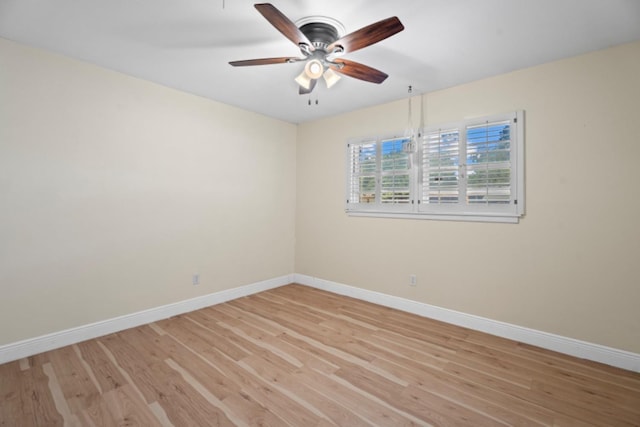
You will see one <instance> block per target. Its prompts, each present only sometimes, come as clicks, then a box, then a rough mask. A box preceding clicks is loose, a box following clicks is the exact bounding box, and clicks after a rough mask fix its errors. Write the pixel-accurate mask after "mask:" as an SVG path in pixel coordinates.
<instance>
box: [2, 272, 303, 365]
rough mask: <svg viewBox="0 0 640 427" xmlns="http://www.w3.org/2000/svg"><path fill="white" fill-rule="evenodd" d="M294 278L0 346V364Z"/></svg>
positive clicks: (289, 276) (258, 290)
mask: <svg viewBox="0 0 640 427" xmlns="http://www.w3.org/2000/svg"><path fill="white" fill-rule="evenodd" d="M293 279H294V275H293V274H289V275H286V276H281V277H276V278H274V279H270V280H264V281H261V282H256V283H252V284H249V285H245V286H240V287H237V288H233V289H227V290H224V291H220V292H215V293H212V294H208V295H203V296H200V297H196V298H192V299H188V300H184V301H179V302H176V303H172V304H167V305H163V306H161V307H155V308H151V309H148V310H143V311H139V312H137V313H132V314H127V315H124V316H120V317H116V318H113V319H108V320H103V321H100V322H95V323H91V324H88V325H83V326H79V327H77V328H71V329H67V330H64V331H60V332H54V333H52V334H47V335H43V336H39V337H36V338H31V339H27V340H24V341H19V342H16V343H11V344H7V345H3V346H0V364H2V363H6V362H11V361H14V360H18V359H22V358H23V357H28V356H33V355H35V354H38V353H42V352H45V351H49V350H54V349H56V348H60V347H64V346H66V345H71V344H75V343H79V342H81V341H86V340H89V339H92V338H97V337H101V336H104V335H108V334H112V333H114V332H118V331H122V330H125V329H129V328H133V327H136V326H140V325H145V324H147V323H151V322H155V321H158V320H162V319H167V318H169V317H171V316H176V315H178V314H183V313H188V312H190V311H194V310H198V309H201V308H204V307H209V306H211V305H215V304H220V303H223V302H226V301H230V300H233V299H236V298H240V297H244V296H247V295H251V294H255V293H258V292H262V291H266V290H268V289H273V288H277V287H280V286H283V285H287V284H289V283H292V282H293Z"/></svg>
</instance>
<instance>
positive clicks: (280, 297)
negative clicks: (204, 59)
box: [0, 285, 640, 427]
mask: <svg viewBox="0 0 640 427" xmlns="http://www.w3.org/2000/svg"><path fill="white" fill-rule="evenodd" d="M0 425H3V426H30V425H37V426H52V425H71V426H74V425H80V426H93V425H95V426H103V425H104V426H110V425H119V426H125V425H126V426H129V425H140V426H154V425H168V426H170V425H173V426H217V425H222V426H231V425H239V426H250V425H270V426H287V425H289V426H296V427H298V426H301V427H310V426H331V425H339V426H347V427H357V426H371V425H374V426H407V425H438V426H463V425H468V426H474V427H478V426H490V425H491V426H493V425H508V426H518V425H521V426H536V425H545V426H551V425H567V426H582V425H597V426H606V425H613V426H638V425H640V374H637V373H632V372H627V371H623V370H620V369H616V368H612V367H608V366H604V365H599V364H596V363H592V362H587V361H582V360H579V359H575V358H571V357H568V356H564V355H560V354H556V353H553V352H550V351H546V350H541V349H538V348H534V347H531V346H528V345H524V344H519V343H516V342H513V341H508V340H505V339H501V338H496V337H492V336H489V335H486V334H482V333H479V332H474V331H470V330H467V329H462V328H459V327H455V326H451V325H447V324H444V323H440V322H436V321H433V320H428V319H424V318H421V317H418V316H414V315H411V314H407V313H403V312H400V311H396V310H392V309H388V308H384V307H380V306H376V305H373V304H369V303H365V302H361V301H357V300H353V299H349V298H346V297H342V296H337V295H333V294H330V293H326V292H322V291H318V290H315V289H311V288H307V287H304V286H299V285H289V286H284V287H281V288H278V289H274V290H270V291H267V292H263V293H260V294H256V295H252V296H249V297H246V298H241V299H238V300H235V301H232V302H228V303H225V304H220V305H217V306H214V307H210V308H206V309H203V310H199V311H196V312H193V313H189V314H186V315H182V316H177V317H174V318H171V319H168V320H164V321H161V322H156V323H153V324H150V325H147V326H142V327H139V328H134V329H130V330H127V331H124V332H119V333H117V334H113V335H109V336H105V337H102V338H98V339H95V340H91V341H87V342H83V343H80V344H77V345H72V346H69V347H65V348H61V349H58V350H54V351H50V352H47V353H44V354H40V355H37V356H34V357H29V358H28V359H23V360H19V361H15V362H12V363H7V364H4V365H0Z"/></svg>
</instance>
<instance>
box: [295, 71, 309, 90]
mask: <svg viewBox="0 0 640 427" xmlns="http://www.w3.org/2000/svg"><path fill="white" fill-rule="evenodd" d="M295 80H296V83H298V84H299V85H300V86H302V87H303V88H305V89H306V90H309V88H310V87H311V78H309V76H307V73H306V72H305V71H302V72H301V73H300V75H299V76H298V77H296V78H295Z"/></svg>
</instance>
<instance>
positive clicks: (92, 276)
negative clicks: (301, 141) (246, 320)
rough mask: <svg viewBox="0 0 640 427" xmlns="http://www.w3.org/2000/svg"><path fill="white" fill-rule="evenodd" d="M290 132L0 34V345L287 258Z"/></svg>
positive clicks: (255, 277) (264, 269) (290, 259)
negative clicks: (194, 278) (195, 278)
mask: <svg viewBox="0 0 640 427" xmlns="http://www.w3.org/2000/svg"><path fill="white" fill-rule="evenodd" d="M295 144H296V126H294V125H291V124H287V123H284V122H280V121H276V120H273V119H269V118H266V117H264V116H260V115H256V114H253V113H249V112H246V111H242V110H239V109H235V108H231V107H228V106H225V105H222V104H219V103H215V102H211V101H208V100H205V99H202V98H198V97H195V96H192V95H188V94H185V93H181V92H178V91H174V90H171V89H167V88H165V87H161V86H158V85H154V84H151V83H148V82H144V81H141V80H138V79H135V78H131V77H127V76H124V75H121V74H118V73H115V72H110V71H107V70H104V69H101V68H98V67H95V66H92V65H89V64H86V63H81V62H76V61H73V60H70V59H67V58H64V57H60V56H56V55H52V54H49V53H44V52H42V51H39V50H35V49H31V48H27V47H24V46H21V45H18V44H15V43H12V42H9V41H6V40H2V39H0V200H1V209H0V325H2V326H1V327H0V345H2V344H6V343H12V342H16V341H18V340H22V339H27V338H32V337H35V336H39V335H42V334H46V333H50V332H56V331H60V330H63V329H67V328H71V327H75V326H80V325H84V324H88V323H91V322H95V321H99V320H103V319H109V318H113V317H116V316H119V315H123V314H129V313H133V312H136V311H139V310H143V309H146V308H150V307H157V306H160V305H163V304H167V303H171V302H176V301H180V300H184V299H188V298H192V297H195V296H198V295H203V294H209V293H212V292H216V291H220V290H223V289H228V288H233V287H237V286H240V285H244V284H248V283H254V282H257V281H261V280H266V279H270V278H273V277H278V276H282V275H285V274H290V273H292V272H293V269H294V224H295V217H294V215H295V149H296V148H295ZM195 272H197V273H199V274H200V275H201V284H200V285H199V286H192V285H191V275H192V274H193V273H195Z"/></svg>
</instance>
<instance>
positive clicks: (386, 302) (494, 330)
mask: <svg viewBox="0 0 640 427" xmlns="http://www.w3.org/2000/svg"><path fill="white" fill-rule="evenodd" d="M294 282H295V283H299V284H301V285H306V286H310V287H313V288H317V289H322V290H325V291H329V292H333V293H336V294H340V295H346V296H350V297H353V298H357V299H360V300H363V301H368V302H372V303H374V304H379V305H383V306H386V307H391V308H395V309H398V310H402V311H406V312H409V313H413V314H417V315H419V316H423V317H428V318H431V319H436V320H441V321H443V322H447V323H450V324H453V325H458V326H462V327H465V328H469V329H473V330H476V331H481V332H486V333H489V334H492V335H496V336H499V337H503V338H508V339H512V340H516V341H520V342H523V343H526V344H531V345H535V346H538V347H542V348H546V349H548V350H553V351H557V352H559V353H564V354H568V355H570V356H575V357H579V358H583V359H587V360H593V361H595V362H600V363H605V364H607V365H611V366H616V367H618V368H622V369H627V370H630V371H634V372H640V354H636V353H631V352H628V351H624V350H618V349H615V348H611V347H605V346H602V345H598V344H592V343H589V342H585V341H580V340H576V339H573V338H567V337H563V336H560V335H554V334H550V333H547V332H541V331H537V330H535V329H529V328H524V327H521V326H516V325H511V324H509V323H504V322H499V321H496V320H491V319H487V318H484V317H480V316H475V315H472V314H466V313H461V312H459V311H454V310H449V309H446V308H441V307H436V306H433V305H429V304H425V303H421V302H417V301H412V300H408V299H405V298H400V297H396V296H392V295H387V294H383V293H380V292H375V291H369V290H366V289H362V288H356V287H353V286H349V285H344V284H341V283H337V282H331V281H329V280H323V279H319V278H316V277H311V276H306V275H303V274H289V275H285V276H281V277H276V278H273V279H270V280H264V281H261V282H256V283H252V284H249V285H245V286H240V287H237V288H233V289H227V290H224V291H220V292H215V293H213V294H209V295H203V296H201V297H196V298H192V299H189V300H185V301H179V302H176V303H172V304H167V305H164V306H161V307H155V308H151V309H149V310H143V311H139V312H137V313H132V314H128V315H125V316H120V317H116V318H113V319H108V320H104V321H101V322H96V323H91V324H88V325H83V326H79V327H77V328H71V329H67V330H64V331H60V332H55V333H52V334H48V335H43V336H40V337H35V338H31V339H27V340H24V341H19V342H16V343H11V344H6V345H3V346H0V364H2V363H7V362H11V361H14V360H18V359H21V358H23V357H28V356H33V355H35V354H38V353H42V352H45V351H49V350H54V349H56V348H60V347H64V346H66V345H71V344H75V343H78V342H81V341H86V340H89V339H93V338H97V337H101V336H104V335H108V334H111V333H114V332H118V331H122V330H125V329H129V328H133V327H136V326H140V325H145V324H147V323H151V322H155V321H158V320H162V319H166V318H169V317H171V316H176V315H179V314H183V313H188V312H190V311H194V310H198V309H201V308H204V307H209V306H211V305H215V304H220V303H223V302H226V301H231V300H233V299H236V298H240V297H244V296H247V295H252V294H255V293H258V292H262V291H266V290H268V289H273V288H277V287H280V286H284V285H287V284H289V283H294Z"/></svg>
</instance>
